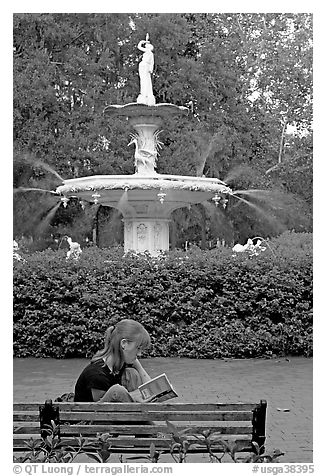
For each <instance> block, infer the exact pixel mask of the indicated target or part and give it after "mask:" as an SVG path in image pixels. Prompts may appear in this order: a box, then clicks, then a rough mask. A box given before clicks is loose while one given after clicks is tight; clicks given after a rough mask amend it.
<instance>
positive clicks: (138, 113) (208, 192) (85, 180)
mask: <svg viewBox="0 0 326 476" xmlns="http://www.w3.org/2000/svg"><path fill="white" fill-rule="evenodd" d="M138 48H139V49H140V50H141V51H143V57H142V60H141V62H140V63H139V77H140V94H139V96H138V98H137V102H135V103H130V104H126V105H122V106H119V105H112V106H107V107H106V108H105V110H104V113H105V114H107V115H108V116H109V117H110V118H111V117H113V116H125V117H126V118H127V121H128V123H129V124H130V125H131V126H132V127H133V128H134V130H135V133H131V137H132V140H131V142H130V144H132V143H133V144H134V145H135V173H134V175H94V176H89V177H80V178H75V179H69V180H64V182H63V185H61V186H59V187H58V188H57V190H56V192H57V193H59V194H60V195H62V198H61V200H62V202H63V204H64V205H66V204H67V202H68V200H69V198H70V197H78V198H79V199H80V200H83V201H89V202H94V203H100V204H101V205H103V206H109V207H114V208H117V209H118V210H119V211H120V212H121V213H122V215H123V222H124V249H125V251H126V252H127V251H130V250H132V251H136V252H145V251H148V252H149V253H150V254H151V255H153V256H155V255H158V254H159V253H160V252H161V251H165V250H168V249H169V221H170V217H171V213H172V211H173V210H176V209H177V208H182V207H185V206H189V205H191V204H194V203H201V202H203V201H205V200H209V199H212V200H213V201H214V202H215V204H216V205H218V204H219V203H221V204H224V205H225V204H226V202H227V198H226V197H227V195H229V194H232V190H231V189H230V188H229V187H227V185H226V184H225V183H224V182H222V181H221V180H219V179H216V178H204V177H191V176H179V175H162V174H158V173H157V172H156V170H155V169H156V163H157V158H158V150H159V149H160V148H161V147H162V145H163V144H162V143H161V141H160V140H159V134H160V127H161V125H162V123H163V120H164V117H166V116H169V115H181V114H187V113H188V112H189V111H188V109H187V108H186V107H182V106H176V105H174V104H165V103H162V104H155V98H154V96H153V91H152V81H151V73H152V71H153V64H154V55H153V52H152V51H153V46H152V45H151V44H150V42H149V38H148V35H147V36H146V40H145V41H140V42H139V44H138ZM130 144H129V145H130Z"/></svg>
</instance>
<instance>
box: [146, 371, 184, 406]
mask: <svg viewBox="0 0 326 476" xmlns="http://www.w3.org/2000/svg"><path fill="white" fill-rule="evenodd" d="M138 389H139V391H140V393H141V395H142V397H143V398H144V399H147V398H150V397H154V398H153V400H151V402H164V401H165V400H170V398H174V397H177V396H178V394H177V393H176V392H175V391H174V390H173V388H172V385H171V383H170V381H169V379H168V378H167V376H166V375H165V374H162V375H159V376H158V377H155V378H153V379H152V380H149V381H148V382H146V383H143V384H142V385H140V386H139V387H138Z"/></svg>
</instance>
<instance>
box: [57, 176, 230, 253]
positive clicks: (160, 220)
mask: <svg viewBox="0 0 326 476" xmlns="http://www.w3.org/2000/svg"><path fill="white" fill-rule="evenodd" d="M56 192H57V193H58V194H60V195H64V197H65V199H66V200H67V199H68V198H69V197H77V198H79V199H80V200H83V201H88V202H94V203H99V204H101V205H103V206H109V207H113V208H117V209H118V210H119V211H120V212H121V213H122V215H123V221H124V248H125V251H126V252H127V251H129V250H133V251H138V252H144V251H148V252H149V253H150V254H151V255H153V256H156V255H158V254H159V253H160V252H161V251H166V250H168V249H169V221H170V217H171V213H172V211H173V210H176V209H177V208H182V207H186V206H190V205H191V204H195V203H201V202H203V201H205V200H209V199H212V198H213V197H215V198H216V197H223V196H225V195H228V194H232V190H231V189H230V188H229V187H227V185H226V184H225V183H224V182H222V181H221V180H219V179H217V178H206V177H190V176H182V175H160V174H156V173H154V174H153V175H151V176H148V175H146V176H143V175H140V174H138V173H135V174H134V175H129V176H126V175H94V176H89V177H81V178H76V179H69V180H65V181H64V183H63V185H60V186H59V187H58V188H57V190H56Z"/></svg>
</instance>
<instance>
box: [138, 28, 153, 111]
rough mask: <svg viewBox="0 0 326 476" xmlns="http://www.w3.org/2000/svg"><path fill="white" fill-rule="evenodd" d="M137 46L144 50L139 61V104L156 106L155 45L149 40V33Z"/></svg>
mask: <svg viewBox="0 0 326 476" xmlns="http://www.w3.org/2000/svg"><path fill="white" fill-rule="evenodd" d="M137 48H138V49H139V50H140V51H143V52H144V54H143V57H142V60H141V62H140V63H139V68H138V71H139V79H140V94H139V96H138V98H137V102H138V103H139V104H147V106H154V104H155V98H154V95H153V88H152V78H151V74H152V73H153V68H154V55H153V49H154V47H153V45H151V44H150V42H149V35H148V33H147V35H146V40H141V41H140V42H139V43H138V46H137Z"/></svg>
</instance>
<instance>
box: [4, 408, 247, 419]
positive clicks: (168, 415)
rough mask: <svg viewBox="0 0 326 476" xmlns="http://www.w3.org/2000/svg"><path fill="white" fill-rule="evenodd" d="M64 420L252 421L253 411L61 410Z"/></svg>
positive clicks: (28, 414)
mask: <svg viewBox="0 0 326 476" xmlns="http://www.w3.org/2000/svg"><path fill="white" fill-rule="evenodd" d="M13 418H14V421H37V420H38V419H39V415H38V413H36V412H25V413H20V412H17V413H14V415H13ZM60 419H61V420H62V421H71V422H72V421H109V422H111V421H112V422H114V421H145V420H146V421H147V420H151V421H159V420H171V421H184V420H189V421H251V420H252V412H245V411H244V412H241V411H229V412H228V411H227V412H225V411H224V412H223V411H217V412H212V411H202V412H200V411H197V412H190V411H174V412H173V411H146V410H143V411H139V412H138V411H137V412H120V413H118V414H117V413H103V412H78V411H77V412H65V411H62V412H60Z"/></svg>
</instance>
